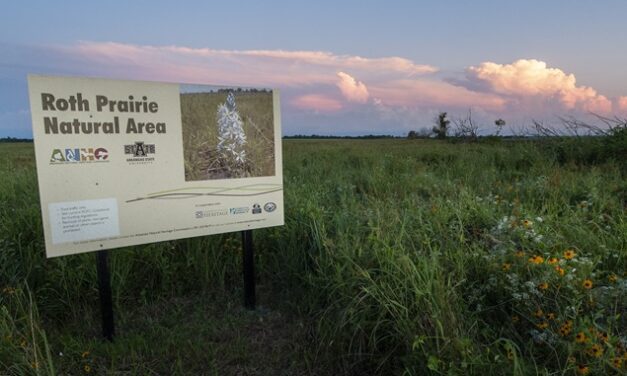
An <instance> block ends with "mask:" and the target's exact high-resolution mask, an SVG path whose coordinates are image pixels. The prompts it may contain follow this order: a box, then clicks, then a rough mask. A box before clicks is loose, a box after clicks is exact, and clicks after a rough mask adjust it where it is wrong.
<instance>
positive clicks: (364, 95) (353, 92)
mask: <svg viewBox="0 0 627 376" xmlns="http://www.w3.org/2000/svg"><path fill="white" fill-rule="evenodd" d="M337 76H338V77H339V78H340V81H339V82H338V83H337V87H339V88H340V91H341V92H342V94H343V95H344V97H345V98H346V99H348V100H349V101H350V102H357V103H366V102H368V97H369V96H370V94H369V93H368V88H367V87H366V85H364V83H363V82H359V81H357V80H356V79H355V78H353V77H352V76H351V75H349V74H347V73H344V72H338V73H337Z"/></svg>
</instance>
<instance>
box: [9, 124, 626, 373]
mask: <svg viewBox="0 0 627 376" xmlns="http://www.w3.org/2000/svg"><path fill="white" fill-rule="evenodd" d="M190 139H193V137H192V138H190ZM625 141H626V140H625V132H622V133H619V134H616V135H614V136H611V137H605V138H600V137H597V138H572V139H548V138H547V139H536V140H502V139H490V140H482V141H480V142H475V143H462V142H449V141H439V140H431V139H430V140H403V139H386V140H284V142H283V159H284V160H283V169H284V195H285V222H286V224H285V226H282V227H275V228H267V229H262V230H256V231H255V232H254V238H255V257H256V268H257V289H258V291H257V293H258V308H257V310H255V311H247V310H245V309H244V308H243V307H242V278H241V259H242V251H241V242H240V234H239V233H232V234H222V235H217V236H211V237H200V238H191V239H185V240H179V241H171V242H164V243H156V244H150V245H144V246H136V247H131V248H123V249H116V250H111V251H110V252H109V261H110V269H111V277H112V289H113V300H114V307H115V314H116V325H117V327H116V329H117V336H116V339H115V341H114V342H113V343H109V342H106V341H102V340H101V339H100V338H99V335H100V316H99V300H98V290H97V279H96V268H95V257H94V255H93V254H81V255H75V256H67V257H60V258H54V259H50V260H47V259H46V258H45V252H44V245H43V232H42V225H41V218H40V208H39V198H38V192H37V179H36V173H35V169H34V155H33V147H32V144H0V174H1V175H2V179H0V201H1V205H0V374H9V375H26V374H42V375H55V374H71V375H81V374H98V375H99V374H111V375H170V374H188V375H377V374H380V375H426V374H433V375H576V374H586V373H587V374H590V375H612V374H616V375H621V374H623V375H624V374H625V373H626V372H627V352H626V347H627V317H626V315H625V312H627V274H626V271H627V237H626V236H625V234H627V223H626V221H625V209H626V208H627V206H626V200H627V181H626V176H627V168H626V160H627V154H626V149H625V145H627V142H625ZM195 147H197V146H194V148H195ZM192 149H193V148H192ZM190 150H191V149H190ZM190 158H191V157H190Z"/></svg>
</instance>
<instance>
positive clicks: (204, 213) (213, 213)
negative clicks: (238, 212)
mask: <svg viewBox="0 0 627 376" xmlns="http://www.w3.org/2000/svg"><path fill="white" fill-rule="evenodd" d="M227 214H229V211H228V210H227V209H213V210H197V211H196V213H195V216H196V218H197V219H201V218H208V217H221V216H223V215H227Z"/></svg>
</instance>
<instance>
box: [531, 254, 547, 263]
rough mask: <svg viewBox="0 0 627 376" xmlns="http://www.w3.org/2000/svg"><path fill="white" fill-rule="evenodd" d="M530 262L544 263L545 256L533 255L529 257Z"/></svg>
mask: <svg viewBox="0 0 627 376" xmlns="http://www.w3.org/2000/svg"><path fill="white" fill-rule="evenodd" d="M529 262H530V263H532V264H536V265H539V264H542V263H543V262H544V257H542V256H540V255H535V256H533V257H529Z"/></svg>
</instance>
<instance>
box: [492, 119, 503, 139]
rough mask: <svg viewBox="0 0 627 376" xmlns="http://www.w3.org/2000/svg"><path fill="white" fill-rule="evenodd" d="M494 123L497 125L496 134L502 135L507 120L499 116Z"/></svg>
mask: <svg viewBox="0 0 627 376" xmlns="http://www.w3.org/2000/svg"><path fill="white" fill-rule="evenodd" d="M494 125H496V135H497V136H500V135H501V131H502V130H503V127H504V126H505V120H503V119H501V118H499V119H496V120H495V121H494Z"/></svg>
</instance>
